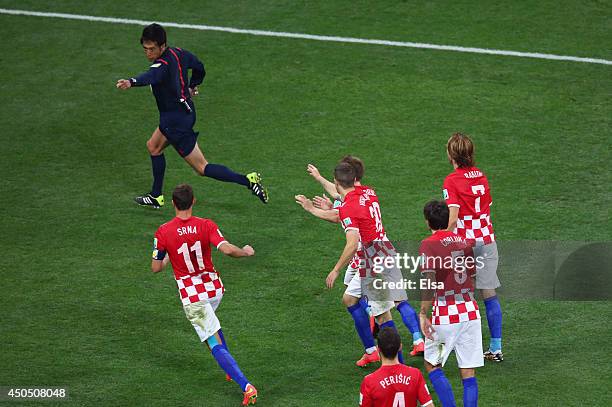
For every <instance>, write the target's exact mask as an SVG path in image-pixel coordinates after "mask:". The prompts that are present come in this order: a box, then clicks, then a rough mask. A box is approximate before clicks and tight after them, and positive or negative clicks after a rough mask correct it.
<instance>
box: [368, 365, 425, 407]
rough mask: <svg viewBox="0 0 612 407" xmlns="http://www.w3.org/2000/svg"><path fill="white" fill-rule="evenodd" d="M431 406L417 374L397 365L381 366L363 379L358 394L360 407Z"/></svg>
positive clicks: (418, 372)
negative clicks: (418, 404)
mask: <svg viewBox="0 0 612 407" xmlns="http://www.w3.org/2000/svg"><path fill="white" fill-rule="evenodd" d="M417 401H418V402H419V403H420V405H421V406H428V405H430V404H432V401H431V395H430V394H429V389H427V384H426V383H425V378H424V377H423V374H422V373H421V371H420V370H419V369H417V368H415V367H411V366H406V365H403V364H401V363H398V364H397V365H385V366H381V367H380V368H379V369H378V370H376V371H375V372H374V373H371V374H369V375H367V376H366V377H365V378H364V379H363V381H362V382H361V389H360V391H359V406H360V407H398V406H402V407H416V405H417Z"/></svg>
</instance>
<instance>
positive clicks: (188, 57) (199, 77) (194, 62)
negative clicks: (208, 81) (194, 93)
mask: <svg viewBox="0 0 612 407" xmlns="http://www.w3.org/2000/svg"><path fill="white" fill-rule="evenodd" d="M182 51H183V57H184V59H185V62H186V65H187V67H189V68H190V69H191V78H190V79H189V87H190V88H191V89H193V88H195V87H196V86H199V85H200V84H201V83H202V82H204V77H205V76H206V70H205V69H204V64H203V63H202V61H200V60H199V59H198V57H196V56H195V55H193V54H192V53H191V52H189V51H187V50H185V49H184V50H182Z"/></svg>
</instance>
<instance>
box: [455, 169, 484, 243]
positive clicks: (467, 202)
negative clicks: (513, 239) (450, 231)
mask: <svg viewBox="0 0 612 407" xmlns="http://www.w3.org/2000/svg"><path fill="white" fill-rule="evenodd" d="M443 189H444V191H443V192H444V199H445V200H446V204H447V205H448V206H449V207H451V206H455V207H458V208H459V216H458V219H457V227H456V229H455V232H456V233H457V234H458V235H459V236H462V237H465V238H466V239H468V241H470V242H473V243H474V244H477V245H481V244H488V243H491V242H494V241H495V235H494V234H493V224H492V223H491V208H490V206H491V204H492V200H491V191H490V189H489V181H487V177H486V176H485V175H484V174H483V173H482V171H480V170H479V169H478V168H476V167H469V168H457V169H456V170H455V171H454V172H452V173H450V174H449V175H448V176H447V177H446V179H445V180H444V186H443Z"/></svg>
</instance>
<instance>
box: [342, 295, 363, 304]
mask: <svg viewBox="0 0 612 407" xmlns="http://www.w3.org/2000/svg"><path fill="white" fill-rule="evenodd" d="M358 302H359V298H357V297H353V296H352V295H348V294H344V295H343V296H342V304H344V306H345V307H352V306H353V305H355V304H357V303H358Z"/></svg>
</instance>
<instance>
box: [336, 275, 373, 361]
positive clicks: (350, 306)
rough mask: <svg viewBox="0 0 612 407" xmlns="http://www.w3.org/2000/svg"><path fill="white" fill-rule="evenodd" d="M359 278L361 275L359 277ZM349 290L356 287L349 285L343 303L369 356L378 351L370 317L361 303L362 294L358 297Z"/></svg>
mask: <svg viewBox="0 0 612 407" xmlns="http://www.w3.org/2000/svg"><path fill="white" fill-rule="evenodd" d="M357 278H359V275H357ZM351 281H352V280H351ZM349 288H351V289H352V288H354V287H353V285H352V284H349V287H347V289H346V291H345V292H344V295H343V296H342V303H343V304H344V306H345V307H346V310H347V311H348V313H349V314H351V317H352V318H353V322H354V323H355V330H356V331H357V335H359V339H360V340H361V343H362V344H363V348H364V349H365V353H366V354H368V355H369V354H372V353H374V352H375V351H376V343H375V342H374V336H373V335H372V329H371V328H370V316H369V315H368V313H367V312H366V310H365V309H364V307H363V306H362V305H361V304H360V302H359V298H360V297H359V296H360V295H361V294H357V295H359V296H357V295H356V294H355V293H354V290H351V289H349Z"/></svg>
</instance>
